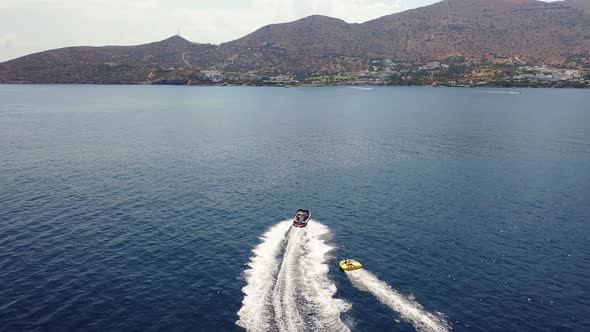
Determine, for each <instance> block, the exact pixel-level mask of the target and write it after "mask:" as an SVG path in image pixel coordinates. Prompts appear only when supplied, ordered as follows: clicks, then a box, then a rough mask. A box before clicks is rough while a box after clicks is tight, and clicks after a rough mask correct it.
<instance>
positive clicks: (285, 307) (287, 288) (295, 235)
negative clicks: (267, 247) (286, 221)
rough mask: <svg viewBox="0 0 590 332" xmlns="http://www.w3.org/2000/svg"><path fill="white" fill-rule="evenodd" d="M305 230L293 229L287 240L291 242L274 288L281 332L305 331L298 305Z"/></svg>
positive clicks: (275, 308) (274, 298)
mask: <svg viewBox="0 0 590 332" xmlns="http://www.w3.org/2000/svg"><path fill="white" fill-rule="evenodd" d="M303 232H304V230H302V229H298V228H294V227H293V228H291V230H290V231H289V235H288V236H287V238H288V239H289V242H288V244H287V249H286V250H285V256H284V258H283V263H282V264H281V269H280V271H279V274H278V276H277V283H276V284H275V287H274V295H273V305H274V311H275V322H276V323H277V327H278V328H279V331H304V330H305V322H304V320H303V317H302V312H301V310H300V306H299V305H298V303H297V298H298V296H300V295H301V293H300V292H298V291H297V288H298V286H299V281H300V280H299V279H298V277H299V274H300V273H301V271H299V269H298V266H297V261H298V260H299V258H300V255H301V238H302V236H303Z"/></svg>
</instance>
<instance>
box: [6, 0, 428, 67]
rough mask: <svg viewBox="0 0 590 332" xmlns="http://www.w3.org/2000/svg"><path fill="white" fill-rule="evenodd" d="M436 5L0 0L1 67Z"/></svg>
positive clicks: (396, 0) (415, 1)
mask: <svg viewBox="0 0 590 332" xmlns="http://www.w3.org/2000/svg"><path fill="white" fill-rule="evenodd" d="M438 1H439V0H0V62H3V61H6V60H10V59H14V58H17V57H20V56H23V55H27V54H30V53H34V52H41V51H45V50H49V49H55V48H60V47H66V46H102V45H138V44H144V43H149V42H154V41H158V40H162V39H165V38H168V37H170V36H172V35H175V34H177V33H178V30H179V29H180V34H181V36H183V37H184V38H186V39H188V40H190V41H193V42H199V43H213V44H219V43H222V42H227V41H231V40H234V39H237V38H240V37H242V36H244V35H246V34H248V33H250V32H253V31H255V30H256V29H258V28H260V27H263V26H265V25H267V24H271V23H280V22H289V21H294V20H297V19H299V18H302V17H305V16H309V15H313V14H321V15H327V16H332V17H337V18H340V19H343V20H345V21H347V22H349V23H360V22H365V21H367V20H370V19H374V18H377V17H381V16H384V15H389V14H393V13H397V12H401V11H404V10H407V9H411V8H417V7H422V6H426V5H430V4H432V3H435V2H438Z"/></svg>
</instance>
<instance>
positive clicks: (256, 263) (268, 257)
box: [237, 220, 291, 332]
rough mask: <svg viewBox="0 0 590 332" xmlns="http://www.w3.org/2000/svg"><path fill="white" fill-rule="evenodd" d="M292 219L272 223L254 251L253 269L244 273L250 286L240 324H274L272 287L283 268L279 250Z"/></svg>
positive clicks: (268, 326) (249, 326)
mask: <svg viewBox="0 0 590 332" xmlns="http://www.w3.org/2000/svg"><path fill="white" fill-rule="evenodd" d="M290 227H291V221H290V220H285V221H283V222H280V223H278V224H276V225H275V226H273V227H271V228H270V229H269V230H268V231H267V232H266V233H264V235H262V237H261V238H260V240H261V241H262V242H261V243H260V244H259V245H258V246H257V247H256V248H254V250H252V252H253V253H254V255H253V256H252V257H251V258H250V263H249V264H248V266H250V269H248V270H246V272H245V273H244V275H245V279H246V286H245V287H244V288H243V289H242V291H243V292H244V301H243V302H242V308H241V309H240V311H239V312H238V316H239V317H240V319H239V320H238V322H237V324H238V325H239V326H241V327H243V328H245V329H246V330H248V331H261V332H262V331H269V330H271V327H272V313H273V308H272V297H271V296H272V291H273V288H274V285H275V280H276V274H277V270H278V268H279V263H280V260H279V257H278V256H279V254H280V253H281V249H282V248H283V244H284V242H285V238H286V234H287V231H289V229H290Z"/></svg>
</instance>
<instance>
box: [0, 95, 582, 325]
mask: <svg viewBox="0 0 590 332" xmlns="http://www.w3.org/2000/svg"><path fill="white" fill-rule="evenodd" d="M509 91H514V92H519V94H516V93H512V94H509V93H504V92H509ZM496 92H502V93H496ZM299 207H306V208H309V209H311V211H312V212H313V214H314V218H315V219H316V220H317V221H318V222H321V223H322V224H324V225H326V226H328V227H329V229H330V234H331V239H330V241H331V243H332V245H333V246H334V247H335V250H333V251H332V252H331V256H332V257H333V258H331V259H329V260H328V263H329V266H330V270H329V272H328V277H329V278H330V280H332V281H333V283H334V284H335V285H336V286H337V291H336V293H335V295H334V296H335V298H338V299H341V300H343V301H346V302H347V303H349V304H350V306H351V307H350V309H349V310H348V311H346V312H344V313H343V314H342V320H343V321H344V322H346V324H347V325H348V326H349V327H350V329H352V330H353V331H413V330H414V327H413V325H412V324H410V323H408V322H407V321H405V320H403V319H401V318H400V315H399V313H396V312H395V311H392V310H391V309H390V308H389V307H387V306H386V305H383V304H382V303H380V302H379V301H378V300H377V299H376V298H375V297H373V296H372V295H371V294H370V293H367V292H362V291H360V290H359V289H357V288H355V287H353V285H352V284H351V282H350V281H349V279H348V278H347V277H346V276H345V275H344V273H342V272H339V271H338V269H337V265H336V264H337V262H338V261H339V260H340V259H343V258H347V257H352V258H356V259H358V260H360V261H361V262H362V263H363V264H364V265H365V267H366V268H367V270H370V272H371V273H373V274H374V275H375V276H377V277H378V278H379V279H380V280H382V281H384V282H386V283H387V284H389V285H391V286H392V287H393V288H395V289H396V290H397V291H398V292H400V293H402V294H404V295H406V296H410V295H413V297H414V298H415V299H416V301H417V302H419V303H420V304H421V305H422V306H423V307H424V308H425V310H428V311H430V312H441V313H443V314H444V315H445V317H446V319H447V321H448V322H449V324H450V325H451V326H452V328H453V330H454V331H588V330H590V291H589V288H588V287H589V286H588V284H589V283H590V246H589V242H588V239H589V237H590V224H589V223H590V220H589V218H590V91H582V90H542V89H539V90H535V89H524V90H489V89H446V88H440V89H429V88H377V89H374V90H371V91H364V90H357V89H351V88H346V87H334V88H290V89H283V88H248V87H226V88H196V87H151V86H6V85H4V86H0V330H2V331H24V330H27V331H34V330H38V331H58V330H60V331H76V330H78V331H105V330H109V331H156V330H157V331H195V330H196V331H213V330H219V331H240V330H241V327H240V326H238V325H236V321H237V320H238V319H239V317H238V312H239V311H240V308H241V307H242V301H243V300H244V294H243V292H242V288H243V287H244V286H245V285H246V278H245V276H244V271H245V270H246V269H248V266H247V265H246V264H247V263H248V262H249V259H250V257H251V256H252V255H253V254H252V252H251V251H252V249H253V248H254V247H255V246H257V245H258V244H259V243H260V242H261V240H260V239H259V237H260V236H261V234H263V233H264V232H266V231H267V230H268V229H269V228H270V227H271V226H273V225H275V224H277V223H278V222H280V221H281V220H285V219H288V218H289V217H290V216H291V215H292V214H293V213H294V212H295V210H296V209H297V208H299Z"/></svg>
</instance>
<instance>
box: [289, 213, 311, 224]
mask: <svg viewBox="0 0 590 332" xmlns="http://www.w3.org/2000/svg"><path fill="white" fill-rule="evenodd" d="M309 219H311V212H309V210H303V209H299V210H297V213H296V214H295V218H293V226H294V227H298V228H303V227H305V226H307V222H308V221H309Z"/></svg>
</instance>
